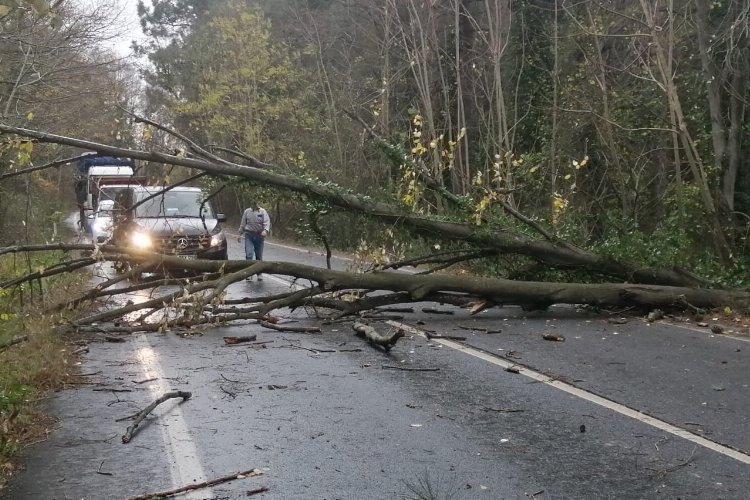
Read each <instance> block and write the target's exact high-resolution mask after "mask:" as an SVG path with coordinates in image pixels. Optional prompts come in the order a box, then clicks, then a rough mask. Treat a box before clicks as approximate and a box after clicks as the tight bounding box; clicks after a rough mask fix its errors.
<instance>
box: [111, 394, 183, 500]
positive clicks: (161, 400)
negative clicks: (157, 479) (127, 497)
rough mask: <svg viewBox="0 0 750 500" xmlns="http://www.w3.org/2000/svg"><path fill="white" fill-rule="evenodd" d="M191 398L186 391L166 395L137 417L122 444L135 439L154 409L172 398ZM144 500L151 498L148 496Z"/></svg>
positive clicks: (124, 436)
mask: <svg viewBox="0 0 750 500" xmlns="http://www.w3.org/2000/svg"><path fill="white" fill-rule="evenodd" d="M190 396H192V394H191V393H189V392H185V391H174V392H168V393H166V394H165V395H163V396H161V397H160V398H159V399H157V400H156V401H154V402H153V403H151V404H150V405H148V406H147V407H146V408H144V409H143V410H141V411H140V412H139V413H138V414H137V415H136V417H135V421H134V422H133V424H132V425H131V426H130V427H128V429H127V431H125V434H124V435H123V436H122V442H123V443H129V442H130V440H131V439H133V434H135V431H136V429H137V428H138V425H140V423H141V421H142V420H143V419H144V418H146V415H148V414H149V413H151V412H152V411H153V409H154V408H156V407H157V406H159V405H160V404H161V403H163V402H164V401H166V400H168V399H171V398H182V400H183V401H187V400H188V399H190ZM143 498H151V497H150V496H146V497H143Z"/></svg>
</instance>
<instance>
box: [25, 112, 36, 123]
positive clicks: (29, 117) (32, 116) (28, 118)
mask: <svg viewBox="0 0 750 500" xmlns="http://www.w3.org/2000/svg"><path fill="white" fill-rule="evenodd" d="M33 119H34V113H29V114H28V115H26V120H27V121H31V120H33Z"/></svg>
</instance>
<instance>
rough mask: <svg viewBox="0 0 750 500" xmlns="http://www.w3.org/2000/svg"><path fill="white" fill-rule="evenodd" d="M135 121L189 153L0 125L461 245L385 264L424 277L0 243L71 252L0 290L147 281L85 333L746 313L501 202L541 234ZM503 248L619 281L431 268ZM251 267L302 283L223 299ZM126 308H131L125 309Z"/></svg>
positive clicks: (116, 290)
mask: <svg viewBox="0 0 750 500" xmlns="http://www.w3.org/2000/svg"><path fill="white" fill-rule="evenodd" d="M141 121H144V122H146V123H148V124H149V125H153V126H156V127H159V128H161V129H163V130H166V131H168V132H169V133H171V134H172V135H174V136H175V137H177V138H178V139H180V140H182V141H184V142H185V143H186V144H187V146H188V148H189V150H190V152H191V156H190V157H186V156H184V155H169V154H164V153H159V152H154V151H141V150H134V149H125V148H118V147H114V146H109V145H106V144H100V143H95V142H91V141H85V140H81V139H75V138H71V137H64V136H59V135H54V134H48V133H44V132H39V131H34V130H30V129H23V128H19V127H12V126H9V125H5V124H0V133H5V134H17V135H21V136H24V137H28V138H32V139H35V140H37V141H40V142H45V143H53V144H60V145H67V146H73V147H78V148H82V149H85V150H94V151H96V152H98V153H102V154H108V155H114V156H125V157H130V158H134V159H139V160H146V161H151V162H159V163H164V164H170V165H180V166H183V167H189V168H193V169H197V170H199V171H201V172H202V173H204V174H210V175H214V176H218V177H227V176H234V177H239V178H243V179H247V180H250V181H253V182H256V183H258V184H263V185H268V186H273V187H275V188H277V189H282V190H290V191H294V192H297V193H301V194H304V195H306V196H307V197H309V198H311V199H314V200H316V201H319V202H323V203H324V204H327V206H331V207H337V208H339V209H343V210H348V211H353V212H357V213H361V214H365V215H368V216H371V217H373V218H376V219H377V220H379V221H381V222H384V223H392V224H402V225H404V226H406V227H408V228H411V229H413V230H415V231H417V232H421V233H424V234H427V235H429V236H430V237H432V238H436V239H437V238H442V239H446V240H452V241H455V240H460V241H463V242H465V243H466V246H467V248H466V249H465V250H459V251H454V252H443V253H435V254H432V255H429V256H424V257H416V258H412V259H410V260H408V261H404V262H401V263H394V264H391V265H390V267H393V268H398V267H400V266H402V265H430V266H432V267H431V269H430V270H428V271H427V274H406V273H397V272H392V271H390V270H385V269H381V270H374V271H372V272H367V273H349V272H341V271H333V270H330V269H321V268H315V267H310V266H304V265H300V264H294V263H289V262H268V261H263V262H254V261H244V260H243V261H218V262H217V261H201V260H195V261H186V260H183V259H180V258H178V257H170V256H165V255H159V254H153V253H147V252H134V251H132V250H131V249H128V248H118V247H114V246H111V245H103V246H92V245H83V244H75V245H66V244H54V245H27V246H12V247H7V248H0V255H3V254H10V253H23V252H36V251H45V250H62V251H66V252H76V258H69V259H67V260H64V261H62V262H60V263H58V264H55V265H53V266H50V267H49V268H47V269H37V270H35V271H33V272H30V273H29V274H28V275H25V276H15V277H12V278H7V279H4V280H2V281H0V288H10V287H17V286H21V285H22V284H24V283H26V282H28V281H32V280H40V279H42V278H45V277H49V276H53V275H55V274H60V273H64V272H72V271H74V270H77V269H84V268H87V267H90V266H93V265H95V264H98V263H100V262H102V261H112V262H123V261H127V262H129V263H130V265H131V267H130V269H129V271H128V272H126V273H123V274H120V275H117V276H114V277H108V278H107V279H106V280H105V281H103V282H101V283H99V284H97V285H95V286H94V287H92V288H91V289H90V290H87V291H85V292H83V293H81V294H80V295H79V296H78V297H75V298H73V299H72V300H69V301H67V302H64V303H58V304H56V305H54V306H53V309H54V310H56V311H61V310H64V309H71V308H79V307H83V308H86V307H87V306H90V305H93V304H98V303H100V301H101V300H104V299H108V298H110V297H112V296H115V295H119V294H122V293H126V292H129V291H136V290H145V289H154V290H153V291H152V292H151V298H149V299H148V300H145V301H143V302H140V303H138V304H135V303H132V302H128V303H125V304H122V303H121V302H120V303H119V305H117V306H115V307H112V308H105V309H103V310H102V309H101V308H99V309H97V310H95V311H93V312H89V313H84V314H82V315H81V316H80V317H78V318H77V319H75V320H74V321H72V322H71V323H70V324H69V325H68V326H69V327H73V328H78V329H85V328H94V326H93V325H95V324H97V323H101V322H109V321H117V323H118V324H117V325H116V328H117V329H119V330H118V331H123V332H133V331H154V330H163V329H167V328H179V327H194V326H197V325H210V324H223V323H226V322H230V321H237V320H255V321H259V322H264V321H265V322H266V323H268V322H267V320H268V318H269V314H270V313H271V312H272V311H275V310H279V309H295V308H300V307H309V308H313V309H314V310H315V311H317V312H318V313H321V311H325V312H323V313H321V314H324V315H326V316H327V317H334V318H340V317H348V316H356V315H359V314H360V313H363V312H364V311H367V310H371V309H377V308H382V307H387V306H392V305H395V304H402V303H409V302H425V301H427V302H436V303H445V304H453V305H457V306H460V307H465V308H467V309H468V310H469V311H470V312H471V313H472V314H476V313H477V312H479V311H482V310H484V309H486V308H489V307H496V306H506V305H519V306H521V307H523V308H525V309H544V308H546V307H549V306H550V305H553V304H587V305H591V306H596V307H639V308H647V309H652V308H665V309H668V308H680V309H693V310H697V309H706V308H712V307H718V306H731V307H734V308H736V309H738V310H745V311H747V310H750V292H747V291H742V290H721V289H715V288H710V287H709V285H710V283H708V282H707V281H706V280H703V279H702V278H699V277H697V276H694V275H692V274H691V273H689V272H687V271H685V270H681V269H672V268H666V269H649V268H642V267H640V266H638V265H636V264H633V263H630V262H626V261H621V260H615V259H612V258H609V257H607V256H602V255H597V254H594V253H592V252H589V251H587V250H584V249H582V248H579V247H576V246H574V245H572V244H570V243H568V242H565V241H561V240H559V239H557V238H555V237H552V235H551V234H550V233H549V232H547V231H546V230H545V229H544V228H542V227H541V226H539V224H538V223H536V222H534V221H532V220H531V219H529V218H527V217H525V216H523V215H522V214H520V213H518V212H517V211H515V209H513V207H510V206H504V207H503V208H504V209H505V210H506V211H507V212H509V213H511V214H512V215H513V217H515V219H516V220H518V221H520V222H521V223H524V224H526V226H527V227H529V228H531V229H532V230H533V231H535V232H536V233H537V234H539V235H540V237H539V238H533V237H531V236H528V235H527V234H524V233H521V232H516V231H511V230H509V229H507V228H504V227H496V226H493V225H492V224H488V223H485V224H483V225H479V226H477V225H475V224H471V223H463V222H455V221H448V220H441V219H439V218H436V217H429V216H424V215H421V214H417V213H414V212H410V211H408V210H406V209H404V208H401V207H400V206H399V205H397V204H388V203H383V202H377V201H373V200H372V199H370V198H369V197H367V196H363V195H357V194H354V193H351V192H347V191H346V190H344V189H341V188H338V187H336V186H332V185H330V184H324V183H321V182H318V181H316V180H312V179H306V178H298V177H294V176H289V175H283V174H280V173H277V172H274V170H273V166H272V165H269V164H267V163H263V162H260V161H259V160H256V159H254V158H253V157H252V156H249V155H245V156H243V157H242V159H243V160H244V161H246V162H247V164H246V165H241V164H237V163H233V162H230V161H228V160H225V159H222V158H219V157H217V156H215V155H214V154H213V153H211V152H208V151H206V150H204V149H203V148H201V147H200V146H198V145H197V144H194V143H193V142H192V141H190V139H188V138H186V137H184V136H182V135H181V134H179V133H176V132H173V131H171V130H169V129H166V128H165V127H161V126H160V125H158V124H154V123H153V122H150V121H148V120H144V119H141ZM426 175H427V174H425V176H426ZM427 180H429V179H427ZM427 184H428V185H434V184H435V183H434V182H428V183H427ZM435 189H436V190H437V191H438V195H443V196H445V197H447V198H446V199H449V200H451V202H452V203H453V204H454V205H460V203H459V202H460V200H458V199H456V198H455V197H451V196H449V193H443V192H442V191H444V189H443V190H441V189H440V188H439V186H435ZM505 254H508V255H518V256H524V257H527V258H530V259H532V260H533V261H535V262H537V263H538V264H539V265H541V266H546V267H551V268H555V267H557V268H562V269H585V270H587V271H588V272H590V273H596V274H600V275H603V276H608V277H611V278H616V279H617V280H619V281H620V282H613V283H599V284H585V283H556V282H530V281H517V280H511V279H501V278H483V277H467V276H460V277H459V276H452V275H447V274H435V273H432V271H435V270H439V269H442V268H445V267H448V266H450V265H453V264H455V263H457V262H464V261H467V260H470V259H479V258H486V257H490V256H498V255H505ZM174 269H188V270H190V271H192V272H194V273H198V274H199V275H200V278H199V279H189V278H184V277H183V278H180V277H174V276H170V275H169V273H170V271H171V270H174ZM154 270H159V271H160V272H161V273H166V274H165V275H163V276H159V277H156V278H151V279H148V280H142V279H140V277H141V274H142V273H147V272H152V271H154ZM259 273H264V274H276V275H279V276H286V277H288V278H290V280H291V281H292V282H298V281H300V280H302V281H305V282H306V283H309V286H305V287H292V288H293V289H291V290H290V291H289V292H287V293H282V294H276V295H269V296H261V297H245V298H242V299H232V300H226V290H227V287H228V286H229V285H231V284H232V283H235V282H238V281H240V280H244V279H245V278H248V277H250V276H253V275H255V274H259ZM125 281H129V283H128V284H127V286H123V285H124V284H125V283H124V282H125ZM160 285H171V286H172V287H173V288H171V289H169V290H168V291H166V292H164V293H160V292H159V290H160V288H159V286H160ZM84 310H85V309H84ZM134 313H139V315H138V316H136V317H133V314H134ZM125 317H127V318H128V320H127V321H124V320H123V318H125ZM278 328H279V329H282V328H283V327H281V326H280V327H278Z"/></svg>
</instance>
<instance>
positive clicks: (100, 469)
mask: <svg viewBox="0 0 750 500" xmlns="http://www.w3.org/2000/svg"><path fill="white" fill-rule="evenodd" d="M102 465H104V460H102V463H100V464H99V469H98V470H97V471H96V473H97V474H101V475H102V476H113V475H114V474H112V473H111V472H102Z"/></svg>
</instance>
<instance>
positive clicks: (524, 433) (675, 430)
mask: <svg viewBox="0 0 750 500" xmlns="http://www.w3.org/2000/svg"><path fill="white" fill-rule="evenodd" d="M241 255H242V253H241V249H240V248H239V245H238V244H237V243H236V242H232V244H231V248H230V258H231V257H234V258H240V257H241ZM265 257H266V258H267V259H268V260H289V261H296V262H305V263H309V264H315V265H324V262H325V259H324V257H323V256H321V255H319V254H316V253H311V252H307V251H304V250H302V251H300V250H297V249H295V248H294V247H289V246H284V245H274V244H269V245H268V246H267V248H266V255H265ZM349 265H351V263H350V262H349V261H348V260H346V259H344V258H340V259H338V258H337V259H334V267H336V268H339V269H344V268H347V267H348V266H349ZM288 287H289V283H288V282H286V281H284V280H281V279H279V278H277V277H273V276H268V277H267V278H266V280H265V281H263V282H260V283H259V282H254V283H244V282H243V283H238V284H235V285H233V286H232V287H231V289H230V294H231V295H232V296H235V297H236V296H242V295H251V294H260V293H268V292H280V291H282V290H284V289H288ZM413 308H414V312H413V313H404V314H402V315H401V317H393V318H391V319H389V320H381V321H376V322H373V323H372V325H373V326H375V327H376V328H378V329H379V330H381V331H384V332H385V331H387V330H389V329H390V330H393V329H396V328H403V329H405V330H406V331H407V332H408V335H407V337H406V338H404V339H401V340H400V341H399V343H398V344H397V345H396V346H395V347H394V348H393V349H392V350H391V351H390V353H385V352H383V351H381V350H379V349H376V348H373V347H370V346H368V345H366V344H365V343H364V342H363V341H361V340H360V339H359V338H357V337H355V336H354V335H353V332H352V330H351V326H350V324H348V323H334V324H329V325H324V326H323V328H324V333H323V334H320V335H306V334H297V333H280V332H277V331H272V330H266V329H264V328H262V327H260V326H259V325H257V324H255V323H250V322H248V323H246V324H241V325H236V326H232V327H226V328H218V329H212V330H206V331H204V332H202V333H201V334H196V335H191V336H179V335H177V334H175V333H174V332H166V333H157V334H154V333H151V334H144V335H133V336H130V337H128V340H127V342H125V343H107V342H93V343H91V344H90V352H89V353H88V354H87V355H86V356H85V359H84V360H83V364H82V366H81V371H82V373H84V374H86V378H87V379H88V380H90V382H91V383H90V384H89V385H86V386H82V387H80V388H78V389H76V390H67V391H63V392H61V393H59V394H56V395H54V397H52V398H51V399H50V400H49V401H48V402H47V405H46V406H47V410H48V411H49V412H50V413H52V414H55V415H57V416H58V417H59V418H60V420H59V422H58V425H57V428H56V429H55V430H54V432H52V433H51V434H50V436H49V439H47V440H46V441H45V442H43V443H39V444H37V445H35V446H33V447H30V448H29V449H27V450H26V452H25V454H24V464H25V467H26V469H25V471H24V472H23V473H22V474H21V475H20V476H19V477H18V478H17V480H16V481H15V483H14V484H13V485H12V488H11V490H10V492H9V495H8V498H19V499H27V498H33V499H36V498H40V499H52V498H55V499H67V498H70V499H73V498H76V499H81V498H87V499H88V498H91V499H95V498H128V497H132V496H137V495H143V494H149V493H155V492H160V491H165V490H171V489H174V488H177V487H180V486H184V485H190V484H198V483H201V482H203V481H206V480H210V479H214V478H219V477H223V476H226V475H228V474H233V473H236V472H239V471H246V470H250V469H257V472H258V474H259V475H256V476H253V477H246V478H241V479H236V480H234V481H230V482H224V483H221V484H218V485H216V486H213V487H210V488H201V489H198V490H195V491H194V492H192V493H190V494H189V495H185V496H183V498H185V497H186V498H206V499H208V498H228V499H234V498H248V492H252V491H254V490H257V489H258V488H260V487H267V488H268V491H266V492H263V493H257V494H253V495H252V497H254V498H268V499H392V498H425V499H426V498H435V499H448V498H453V499H475V498H476V499H505V498H507V499H516V498H537V499H563V498H570V499H588V498H592V499H593V498H596V499H598V498H616V499H627V498H633V499H641V498H669V499H677V498H680V499H688V498H700V499H704V498H705V499H719V498H725V499H745V498H750V493H749V492H750V434H749V433H748V430H750V426H749V425H748V414H749V413H750V387H749V385H748V384H750V381H748V375H747V373H748V370H747V366H748V365H749V364H750V363H749V362H750V354H749V353H750V344H749V343H748V341H749V340H750V338H748V337H743V336H741V335H712V334H710V333H708V332H707V331H705V329H701V328H698V327H695V328H693V327H691V326H686V325H683V326H675V325H671V324H668V323H664V322H656V323H646V322H644V321H643V320H642V319H640V318H628V321H627V323H625V324H612V323H610V322H608V321H607V320H608V317H605V316H596V315H591V314H588V313H586V312H581V311H576V310H574V309H572V308H552V309H551V310H550V311H547V312H544V313H534V314H528V313H524V312H523V311H521V310H520V309H517V308H505V309H495V310H490V311H486V312H484V313H481V314H479V315H477V316H474V317H472V316H469V315H468V314H467V313H466V312H465V311H463V310H460V309H457V308H453V307H448V306H440V305H435V304H415V305H413ZM425 308H429V309H426V310H425ZM283 316H284V318H285V319H289V320H295V321H297V322H298V323H299V324H300V325H304V324H308V323H309V324H313V323H314V320H312V319H310V318H308V317H307V315H306V312H305V311H296V312H295V313H294V314H292V313H290V312H285V313H284V314H283ZM493 332H494V333H493ZM425 333H430V334H439V335H443V336H453V337H464V340H450V339H445V338H444V339H435V338H433V339H432V340H430V339H428V338H427V336H426V334H425ZM550 333H551V334H557V335H561V336H564V337H565V340H564V341H559V342H555V341H548V340H544V339H543V338H542V335H543V334H550ZM251 334H256V335H257V336H258V338H257V341H258V342H260V343H256V344H253V345H240V346H233V347H228V346H225V345H224V342H223V340H222V337H223V336H225V335H251ZM171 390H183V391H190V392H191V393H192V397H191V398H190V399H189V400H187V401H184V402H181V403H180V402H179V400H177V399H172V400H169V401H167V402H165V403H163V404H161V405H160V406H158V407H157V409H156V410H155V411H154V412H153V413H152V414H151V416H150V417H148V418H147V419H146V420H145V422H144V423H143V424H142V425H141V426H140V427H139V429H138V432H137V433H136V434H135V436H134V437H133V440H132V441H131V442H130V443H128V444H123V443H122V441H121V436H122V435H123V434H124V432H125V429H126V428H127V426H128V425H130V423H131V421H128V420H124V421H119V422H118V421H117V420H118V419H122V418H125V417H128V416H129V415H132V414H134V413H136V412H137V411H139V410H140V409H142V408H144V407H145V406H146V405H148V404H149V403H151V402H152V401H154V400H155V399H156V398H157V397H159V396H160V395H162V394H164V393H166V392H169V391H171Z"/></svg>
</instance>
